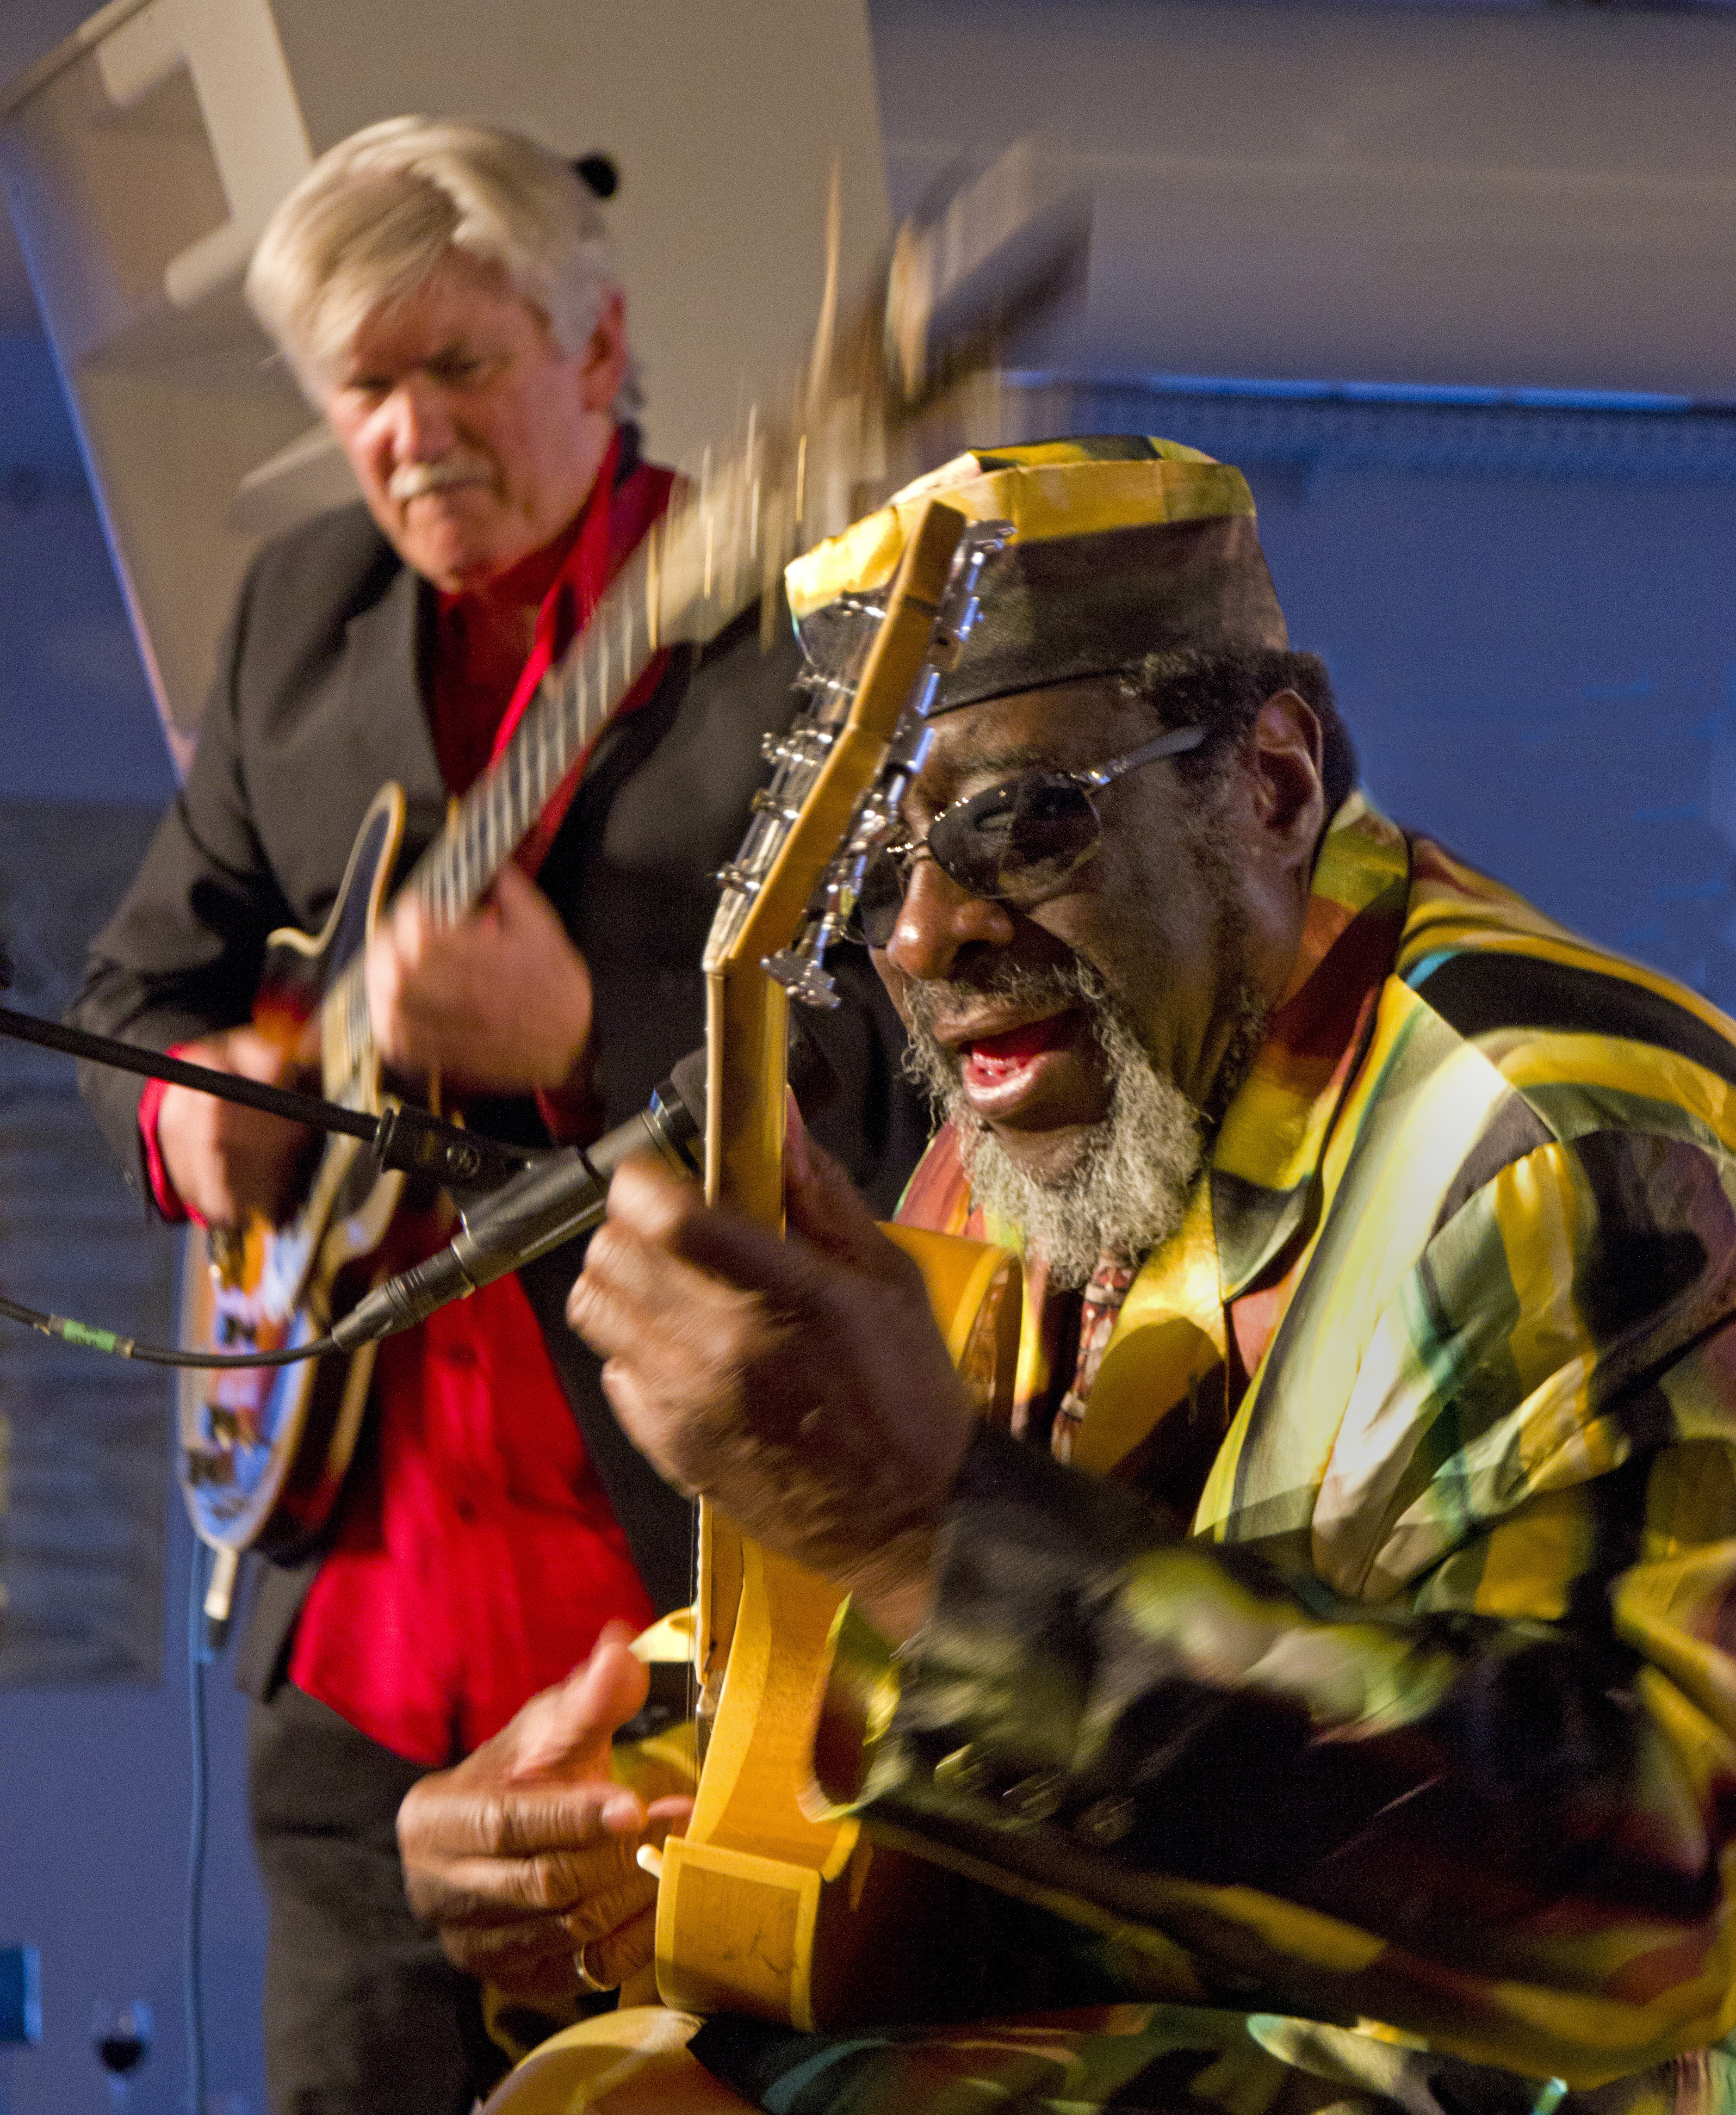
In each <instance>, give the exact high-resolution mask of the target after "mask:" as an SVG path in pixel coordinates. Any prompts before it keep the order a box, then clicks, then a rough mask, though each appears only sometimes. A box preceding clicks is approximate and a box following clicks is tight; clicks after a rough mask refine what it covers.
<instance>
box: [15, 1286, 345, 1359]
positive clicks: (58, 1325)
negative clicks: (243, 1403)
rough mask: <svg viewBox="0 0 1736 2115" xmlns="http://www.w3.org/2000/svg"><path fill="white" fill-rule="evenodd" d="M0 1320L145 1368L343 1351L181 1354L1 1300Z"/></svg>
mask: <svg viewBox="0 0 1736 2115" xmlns="http://www.w3.org/2000/svg"><path fill="white" fill-rule="evenodd" d="M0 1320H4V1321H7V1322H21V1323H23V1324H24V1325H25V1328H27V1329H39V1330H40V1331H41V1332H42V1333H43V1335H44V1337H59V1338H60V1339H61V1341H62V1342H63V1343H67V1344H76V1345H77V1346H78V1347H80V1350H82V1351H107V1352H109V1353H110V1354H111V1355H112V1356H114V1357H115V1358H117V1359H136V1360H138V1361H139V1363H140V1365H144V1366H292V1365H295V1362H296V1361H297V1360H300V1359H323V1357H324V1356H325V1355H326V1353H327V1352H328V1351H342V1350H343V1349H344V1347H343V1346H342V1345H341V1344H340V1343H339V1342H337V1338H336V1337H315V1338H314V1341H313V1342H312V1343H310V1344H298V1345H296V1346H295V1347H293V1348H292V1349H291V1350H287V1351H181V1350H179V1349H172V1348H171V1347H169V1346H168V1345H167V1344H141V1343H140V1342H138V1341H137V1340H136V1338H135V1337H117V1335H116V1334H115V1333H114V1332H113V1330H112V1329H94V1328H91V1326H90V1324H89V1323H88V1322H75V1321H74V1320H72V1319H71V1316H69V1315H66V1314H44V1312H43V1310H42V1309H41V1308H39V1307H25V1306H23V1305H21V1303H20V1302H19V1301H16V1300H7V1299H5V1298H3V1297H0Z"/></svg>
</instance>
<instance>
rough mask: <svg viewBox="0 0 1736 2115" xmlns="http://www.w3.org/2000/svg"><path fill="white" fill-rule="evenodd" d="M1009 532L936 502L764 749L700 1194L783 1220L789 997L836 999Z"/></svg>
mask: <svg viewBox="0 0 1736 2115" xmlns="http://www.w3.org/2000/svg"><path fill="white" fill-rule="evenodd" d="M1005 533H1006V532H1005V527H1004V525H1002V524H1000V523H997V522H991V523H986V524H985V523H974V524H973V523H968V522H967V521H966V520H965V517H964V516H963V515H962V514H960V512H958V510H957V509H956V508H955V507H949V506H947V505H946V503H945V502H943V501H941V500H931V501H930V502H928V505H927V507H925V508H924V509H923V513H922V516H921V517H920V519H919V520H918V523H917V525H916V527H915V530H914V533H913V534H912V535H911V537H910V540H909V544H908V546H907V548H906V549H905V555H904V557H903V560H902V562H900V567H899V569H898V572H897V575H896V576H895V579H894V580H893V583H892V586H891V592H890V594H889V595H888V597H887V599H886V608H885V610H884V612H883V613H882V612H881V611H880V610H879V608H877V606H875V605H873V604H866V603H865V604H864V605H863V608H862V609H861V611H860V612H859V614H860V617H861V632H860V636H859V640H858V642H857V646H856V650H855V652H854V654H853V656H852V657H851V658H850V662H849V663H848V664H847V665H846V666H845V668H844V669H843V670H842V672H840V673H837V674H836V675H834V674H813V675H810V676H808V677H805V678H804V685H803V687H804V690H806V692H807V702H806V704H804V708H803V709H802V710H801V711H800V712H799V713H798V715H797V717H796V718H795V721H794V723H792V724H791V726H790V729H789V731H788V732H786V734H784V735H782V736H779V737H778V738H777V739H776V741H775V742H774V743H772V745H771V749H770V754H771V756H772V761H773V763H774V764H775V765H776V769H775V770H774V772H773V773H772V782H771V783H770V785H769V786H767V787H766V788H765V789H764V790H763V791H762V792H760V793H758V794H757V795H756V796H754V803H753V805H754V814H753V821H752V822H751V823H750V824H749V828H748V833H747V836H746V837H745V838H744V840H743V842H742V846H741V849H740V851H739V852H738V853H737V855H736V856H735V859H734V860H732V861H731V864H730V865H728V866H727V867H726V868H725V869H724V870H723V873H722V874H721V877H720V878H721V880H722V882H723V884H724V893H723V898H722V901H721V903H720V904H719V906H718V907H717V916H716V917H715V919H714V920H712V929H711V934H710V937H709V938H708V941H707V943H706V949H705V973H706V980H707V989H708V998H709V1002H710V1007H711V1016H710V1021H709V1025H708V1050H709V1053H710V1078H709V1080H708V1100H707V1108H708V1119H709V1120H708V1126H707V1136H706V1168H707V1188H708V1194H710V1195H712V1198H713V1199H714V1200H717V1199H725V1200H728V1201H729V1202H731V1203H732V1204H736V1205H738V1206H739V1207H740V1208H741V1209H744V1210H747V1211H749V1213H751V1214H752V1215H753V1217H755V1218H758V1219H760V1220H761V1221H762V1223H766V1224H772V1225H781V1223H782V1159H781V1152H782V1140H783V1126H784V1110H783V1099H784V1098H783V1084H784V1071H783V1055H784V1048H785V1039H786V1031H787V1025H788V1024H787V1013H786V992H787V993H793V994H794V995H795V996H796V997H798V998H802V999H804V1000H806V1001H808V1002H810V1003H818V1004H822V1005H835V1004H836V999H835V998H833V996H832V994H831V980H830V979H829V978H828V977H827V975H826V973H825V970H824V967H823V961H822V957H823V955H824V952H825V949H826V947H827V945H828V944H829V943H830V942H831V940H832V939H834V938H837V937H838V935H839V934H841V931H842V929H843V927H844V925H845V921H846V920H847V919H848V916H849V914H850V908H851V906H852V905H853V904H854V900H855V890H856V887H857V884H858V882H859V878H860V873H861V869H862V867H863V865H864V863H865V862H866V860H867V859H868V855H869V853H870V852H871V851H872V850H873V847H874V846H875V845H876V844H877V842H878V841H879V838H880V837H881V835H882V833H883V832H884V830H885V829H886V827H887V824H888V822H889V820H890V819H891V817H892V816H893V815H895V813H896V811H897V808H898V804H899V802H900V800H901V798H902V797H903V794H904V790H905V787H906V786H907V785H908V784H909V780H910V778H911V775H912V773H914V772H915V771H917V770H918V769H919V768H921V764H922V755H923V749H924V748H925V746H926V744H927V714H928V709H929V706H930V704H931V703H932V700H933V696H934V691H935V686H936V684H937V681H938V678H939V676H940V673H941V670H942V669H944V668H946V667H947V666H948V665H949V664H950V662H951V660H952V659H953V658H954V657H955V655H956V654H957V652H958V649H959V645H960V641H961V640H962V639H963V638H964V635H965V633H966V632H967V631H969V627H970V625H971V623H972V622H973V621H974V618H975V614H976V584H977V580H978V575H979V574H980V572H981V571H982V567H983V562H984V561H985V560H986V558H987V557H988V556H989V554H990V553H992V552H993V551H995V550H998V549H999V548H1001V544H1002V542H1003V541H1004V540H1005Z"/></svg>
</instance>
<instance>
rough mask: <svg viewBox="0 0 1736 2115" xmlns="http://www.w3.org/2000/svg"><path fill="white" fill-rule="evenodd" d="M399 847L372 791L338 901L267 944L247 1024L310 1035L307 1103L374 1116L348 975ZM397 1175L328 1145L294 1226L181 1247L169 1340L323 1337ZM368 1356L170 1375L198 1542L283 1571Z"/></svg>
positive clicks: (400, 804)
mask: <svg viewBox="0 0 1736 2115" xmlns="http://www.w3.org/2000/svg"><path fill="white" fill-rule="evenodd" d="M403 832H404V796H403V795H402V793H401V791H399V789H398V788H397V787H396V786H393V785H388V786H385V787H382V788H381V790H380V791H379V793H378V795H377V796H375V798H374V801H373V805H371V806H370V807H369V810H368V813H367V814H366V816H365V817H364V819H363V822H362V826H361V828H360V831H359V832H358V833H357V835H356V840H355V846H354V847H353V848H352V850H351V851H350V862H349V865H348V867H347V868H346V870H345V874H344V880H343V886H342V887H341V888H340V890H339V891H338V894H337V901H336V902H335V903H334V904H333V905H332V911H331V915H330V916H329V917H328V919H327V920H326V923H325V924H324V926H323V928H322V929H321V930H320V931H319V932H318V934H311V935H310V934H305V933H300V932H297V931H295V930H294V929H291V928H285V929H282V931H279V932H277V933H274V934H273V935H272V936H271V940H270V943H269V950H268V955H267V958H266V965H265V969H264V972H263V975H262V977H261V980H260V985H259V999H258V1001H257V1002H256V1004H255V1007H254V1023H255V1025H256V1026H258V1027H259V1030H261V1032H262V1033H263V1034H264V1035H268V1036H269V1037H270V1038H271V1039H273V1041H275V1042H277V1043H279V1044H282V1045H283V1046H284V1047H285V1048H300V1047H304V1046H305V1044H307V1042H308V1041H309V1037H310V1034H311V1032H312V1030H313V1027H314V1024H315V1023H316V1022H317V1024H318V1039H319V1044H320V1049H319V1057H320V1072H321V1090H322V1092H323V1094H325V1095H326V1096H327V1098H328V1099H330V1100H332V1101H336V1102H340V1103H343V1104H344V1105H345V1106H346V1107H347V1108H355V1109H363V1110H367V1111H369V1112H374V1111H377V1110H378V1108H379V1107H380V1080H379V1068H378V1063H377V1062H376V1061H375V1059H374V1057H373V1045H372V1042H371V1040H370V1039H369V1035H368V1023H367V1009H366V1003H365V999H364V996H363V994H362V992H361V979H360V965H361V957H362V954H363V952H364V949H365V947H366V946H367V942H368V936H369V934H370V933H371V932H372V931H373V927H374V924H375V923H376V921H377V920H378V916H379V913H380V908H381V906H382V903H383V902H384V901H385V896H386V890H387V885H388V883H389V882H390V880H391V877H392V869H393V867H394V866H395V865H396V861H397V858H398V853H399V849H400V846H401V842H402V839H403ZM403 1183H404V1178H403V1177H402V1176H401V1175H396V1174H388V1175H380V1174H378V1173H377V1172H375V1170H374V1169H373V1167H372V1166H371V1165H370V1163H369V1160H368V1158H367V1156H366V1154H364V1151H363V1149H362V1147H361V1144H360V1140H356V1139H353V1138H345V1137H333V1138H328V1140H326V1141H325V1143H324V1145H323V1149H322V1150H321V1151H320V1153H319V1155H318V1159H317V1160H316V1161H315V1163H314V1166H313V1168H312V1171H311V1173H310V1175H309V1180H308V1182H307V1184H306V1186H305V1191H304V1195H303V1201H302V1203H301V1204H300V1206H299V1208H298V1209H297V1210H296V1212H295V1215H294V1216H293V1218H291V1219H289V1220H287V1221H286V1223H284V1224H283V1225H282V1226H273V1224H272V1223H271V1222H270V1221H269V1220H268V1219H266V1218H264V1217H263V1215H261V1214H258V1213H255V1214H254V1215H253V1216H252V1217H251V1218H250V1220H249V1222H248V1223H247V1225H246V1226H245V1227H244V1228H242V1229H240V1231H239V1232H234V1231H227V1230H226V1231H224V1232H221V1233H218V1234H215V1235H211V1236H204V1235H200V1234H198V1233H195V1234H194V1235H192V1236H190V1239H189V1241H188V1243H187V1246H186V1257H185V1262H184V1267H183V1275H182V1281H181V1337H182V1339H183V1341H184V1342H187V1343H189V1344H191V1345H195V1346H197V1347H200V1348H202V1349H205V1348H208V1349H210V1350H213V1351H250V1350H258V1351H273V1350H277V1349H279V1348H280V1347H283V1346H285V1345H290V1344H297V1343H305V1342H309V1341H310V1340H311V1339H313V1338H314V1337H319V1336H322V1335H323V1334H324V1333H325V1331H326V1329H327V1328H328V1326H329V1324H331V1322H332V1319H334V1318H335V1317H336V1316H337V1315H339V1314H342V1313H343V1312H344V1311H345V1310H346V1308H348V1307H350V1306H351V1305H354V1303H355V1301H356V1300H357V1299H359V1298H360V1296H361V1294H362V1293H363V1292H364V1291H365V1290H366V1289H367V1287H368V1286H369V1283H370V1282H372V1281H373V1278H375V1277H377V1276H378V1265H377V1264H376V1262H375V1260H374V1259H375V1258H376V1256H377V1255H378V1250H379V1249H380V1246H381V1244H382V1241H384V1239H385V1236H386V1232H387V1227H389V1226H390V1224H391V1223H392V1215H393V1213H395V1212H396V1209H397V1206H398V1202H399V1199H400V1197H401V1194H402V1190H403ZM372 1373H373V1347H372V1346H369V1347H367V1348H366V1349H364V1350H363V1351H359V1352H356V1353H354V1354H352V1355H351V1356H348V1357H328V1358H323V1359H318V1360H305V1361H303V1362H302V1363H300V1364H299V1365H292V1366H282V1367H275V1368H273V1367H261V1368H249V1367H235V1368H228V1369H219V1370H217V1371H214V1372H199V1371H197V1370H195V1369H183V1370H182V1371H181V1374H180V1375H179V1376H178V1381H177V1386H178V1391H179V1425H180V1438H181V1480H182V1488H183V1490H184V1492H185V1494H186V1502H187V1510H188V1512H190V1514H191V1516H192V1520H193V1525H194V1526H195V1529H196V1530H198V1532H199V1536H200V1537H201V1539H203V1540H204V1541H205V1542H208V1543H209V1544H211V1545H212V1546H213V1548H218V1549H231V1550H240V1549H243V1548H248V1547H249V1546H250V1545H253V1544H258V1546H259V1548H262V1549H263V1550H265V1551H266V1552H267V1553H268V1554H270V1555H273V1556H290V1555H293V1554H294V1553H296V1552H297V1551H298V1550H300V1549H303V1548H306V1547H307V1546H308V1545H309V1544H310V1543H311V1542H312V1541H313V1540H314V1539H315V1537H316V1536H317V1535H318V1534H319V1532H320V1530H321V1529H322V1528H323V1526H324V1525H325V1523H326V1521H327V1520H328V1517H329V1516H330V1514H331V1511H332V1507H333V1505H334V1504H335V1503H337V1493H338V1491H339V1489H340V1488H341V1484H342V1482H343V1479H344V1475H345V1473H346V1470H348V1468H349V1466H350V1458H351V1457H352V1455H353V1454H354V1452H355V1443H356V1438H357V1436H358V1434H359V1433H360V1426H361V1420H362V1415H363V1411H364V1408H365V1406H366V1403H367V1399H368V1383H369V1379H370V1378H371V1376H372Z"/></svg>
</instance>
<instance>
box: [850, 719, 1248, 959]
mask: <svg viewBox="0 0 1736 2115" xmlns="http://www.w3.org/2000/svg"><path fill="white" fill-rule="evenodd" d="M1205 738H1206V730H1205V729H1204V728H1203V727H1176V728H1174V729H1172V730H1171V732H1170V733H1168V734H1163V735H1159V736H1157V740H1156V741H1147V742H1142V743H1141V744H1140V746H1139V747H1138V749H1130V750H1128V752H1127V754H1126V755H1125V756H1117V757H1114V758H1112V759H1111V761H1110V762H1109V763H1107V764H1097V765H1096V766H1095V767H1094V768H1092V769H1091V770H1089V771H1021V772H1019V773H1018V775H1017V776H1016V777H1015V778H1004V779H1002V780H1001V782H1000V784H999V785H997V786H990V787H985V788H984V789H983V791H982V792H980V793H973V794H972V795H971V796H970V798H969V800H968V801H955V802H954V803H953V805H951V807H950V808H947V809H946V810H943V811H942V812H941V814H938V815H937V816H936V817H935V819H934V820H933V821H932V823H931V824H929V825H928V828H927V829H926V830H925V831H924V832H923V834H922V836H921V837H918V838H914V839H910V838H905V839H901V840H900V839H894V840H893V841H891V842H889V843H886V844H883V845H882V846H880V847H879V848H878V850H877V851H874V852H873V853H872V854H871V855H870V856H869V858H868V864H867V865H866V866H865V867H864V868H863V874H862V883H861V888H860V891H859V894H858V896H857V898H856V906H855V910H854V914H853V920H852V928H853V930H854V932H855V934H857V936H858V937H859V938H861V939H863V940H866V941H867V943H868V945H869V947H885V946H886V943H887V942H888V941H889V940H890V939H891V937H892V934H893V931H894V929H895V927H896V925H897V924H898V914H899V912H900V911H901V910H902V909H903V907H904V901H905V889H906V888H908V887H909V881H910V869H911V867H912V865H914V862H915V861H916V860H918V859H920V858H921V857H922V856H923V854H924V853H926V854H927V855H928V857H929V858H931V859H932V860H933V861H934V863H935V865H937V867H938V868H939V869H940V870H941V873H942V874H946V875H947V876H948V877H949V878H950V879H952V880H954V881H955V882H956V883H958V885H959V887H960V888H962V889H965V890H967V891H968V892H969V893H970V894H971V895H972V896H981V897H988V898H990V899H992V901H993V902H997V903H1016V904H1020V905H1028V904H1033V903H1040V902H1042V899H1043V898H1044V897H1046V896H1052V895H1053V894H1054V893H1055V892H1056V890H1057V889H1058V888H1060V885H1061V883H1063V882H1065V880H1066V879H1067V877H1068V876H1069V875H1070V874H1073V873H1074V872H1076V871H1077V869H1079V868H1080V867H1082V866H1083V865H1084V864H1085V862H1086V860H1088V859H1089V858H1090V857H1091V856H1092V853H1093V852H1094V851H1096V850H1097V841H1098V839H1099V838H1100V837H1102V834H1103V822H1102V817H1101V816H1100V815H1099V814H1098V813H1097V803H1096V802H1095V801H1093V800H1092V797H1091V796H1092V794H1093V793H1094V792H1096V791H1097V790H1098V789H1099V788H1100V787H1104V786H1107V785H1108V784H1110V782H1111V781H1112V780H1114V779H1116V778H1120V777H1121V776H1122V775H1123V774H1124V773H1126V772H1129V771H1137V770H1138V768H1139V766H1140V765H1141V764H1155V763H1157V759H1159V758H1160V757H1163V756H1179V755H1180V754H1181V753H1182V751H1183V750H1189V749H1197V748H1198V746H1199V745H1200V744H1201V742H1202V741H1204V740H1205Z"/></svg>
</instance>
